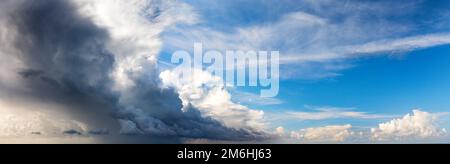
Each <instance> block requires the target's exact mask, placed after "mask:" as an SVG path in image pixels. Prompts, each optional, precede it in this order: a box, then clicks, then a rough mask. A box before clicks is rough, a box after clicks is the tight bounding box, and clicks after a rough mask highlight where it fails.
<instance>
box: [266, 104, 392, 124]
mask: <svg viewBox="0 0 450 164" xmlns="http://www.w3.org/2000/svg"><path fill="white" fill-rule="evenodd" d="M306 109H308V110H309V112H300V111H284V112H280V113H277V114H274V116H273V117H272V118H273V119H277V120H298V121H306V120H330V119H386V118H394V117H395V116H394V115H381V114H371V113H367V112H359V111H356V108H341V107H326V106H325V107H314V106H306Z"/></svg>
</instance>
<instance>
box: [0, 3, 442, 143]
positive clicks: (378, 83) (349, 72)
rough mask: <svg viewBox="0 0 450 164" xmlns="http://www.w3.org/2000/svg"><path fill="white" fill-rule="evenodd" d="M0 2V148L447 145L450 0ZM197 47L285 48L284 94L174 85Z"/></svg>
mask: <svg viewBox="0 0 450 164" xmlns="http://www.w3.org/2000/svg"><path fill="white" fill-rule="evenodd" d="M0 4H2V5H0V43H1V44H0V57H1V58H2V60H1V61H0V64H1V70H0V114H1V115H0V123H1V124H0V143H8V142H19V143H20V142H37V143H42V142H44V143H46V142H56V143H67V142H81V143H86V142H88V143H135V142H138V143H203V142H239V143H240V142H244V143H253V142H257V143H448V142H450V136H449V134H448V132H447V129H450V104H449V103H448V100H447V99H448V97H450V85H449V84H450V70H449V69H447V68H448V66H447V65H448V64H450V56H449V52H450V2H449V1H445V0H398V1H390V0H358V1H357V0H284V1H278V0H245V1H243V0H186V1H181V0H180V1H178V0H129V1H123V0H110V1H103V2H102V1H95V0H68V1H63V2H61V1H58V0H3V1H2V2H0ZM195 43H202V44H203V49H204V50H205V51H210V50H214V51H218V52H224V51H227V50H241V51H250V50H255V51H279V53H280V61H279V62H280V66H279V67H280V70H279V78H280V84H279V85H280V90H279V92H278V95H277V96H276V97H269V98H267V97H261V96H260V95H259V92H260V89H261V88H258V87H229V86H226V85H224V83H223V81H224V80H225V79H224V78H223V77H218V76H215V75H212V74H211V73H209V72H207V71H205V70H195V71H196V74H195V76H193V77H190V79H189V80H186V81H183V80H180V78H179V77H180V76H179V75H180V72H179V70H177V69H176V66H177V65H176V64H174V63H171V59H172V57H173V54H174V53H175V52H176V51H187V52H189V53H193V48H194V44H195ZM239 69H243V68H239ZM13 138H14V139H13ZM17 138H19V139H17Z"/></svg>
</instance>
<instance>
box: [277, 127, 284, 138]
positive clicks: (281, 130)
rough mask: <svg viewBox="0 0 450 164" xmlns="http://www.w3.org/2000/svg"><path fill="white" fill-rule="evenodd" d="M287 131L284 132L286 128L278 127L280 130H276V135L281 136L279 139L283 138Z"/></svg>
mask: <svg viewBox="0 0 450 164" xmlns="http://www.w3.org/2000/svg"><path fill="white" fill-rule="evenodd" d="M285 133H286V132H285V130H284V127H281V126H280V127H278V128H275V134H276V135H277V136H279V137H283V136H284V135H285Z"/></svg>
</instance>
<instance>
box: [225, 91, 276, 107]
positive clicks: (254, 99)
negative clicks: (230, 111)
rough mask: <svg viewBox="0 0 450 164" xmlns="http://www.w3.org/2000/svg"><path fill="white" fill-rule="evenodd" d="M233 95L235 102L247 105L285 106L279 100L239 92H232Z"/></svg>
mask: <svg viewBox="0 0 450 164" xmlns="http://www.w3.org/2000/svg"><path fill="white" fill-rule="evenodd" d="M230 94H231V95H232V97H231V99H232V100H233V101H234V102H238V103H241V104H247V105H279V104H283V101H282V100H280V99H277V98H267V97H261V96H260V95H258V94H254V93H249V92H242V91H237V90H232V89H231V90H230Z"/></svg>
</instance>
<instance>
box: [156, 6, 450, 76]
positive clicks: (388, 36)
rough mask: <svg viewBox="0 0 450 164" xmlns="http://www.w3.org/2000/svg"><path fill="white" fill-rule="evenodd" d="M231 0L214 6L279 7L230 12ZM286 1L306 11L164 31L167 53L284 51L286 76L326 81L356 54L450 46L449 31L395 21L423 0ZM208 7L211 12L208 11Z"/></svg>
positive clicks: (286, 10) (285, 11)
mask: <svg viewBox="0 0 450 164" xmlns="http://www.w3.org/2000/svg"><path fill="white" fill-rule="evenodd" d="M228 3H231V2H214V3H213V4H212V5H209V6H211V7H213V8H215V9H216V10H218V11H221V12H225V13H223V15H236V14H244V15H242V16H243V17H245V16H247V15H245V14H252V13H253V12H256V13H258V11H259V10H258V9H260V10H263V9H264V8H265V7H267V6H273V5H276V4H273V3H272V2H255V3H256V5H255V8H257V9H252V10H250V11H247V12H239V9H234V10H233V11H231V10H230V11H229V12H233V13H227V12H226V10H222V7H224V6H228V5H230V4H228ZM236 3H239V2H236ZM285 3H286V4H290V3H293V4H292V6H300V7H299V8H301V10H299V9H297V10H295V9H291V8H290V7H289V6H282V7H279V8H275V9H273V11H271V13H275V15H276V16H267V15H264V14H261V15H260V17H262V18H260V17H257V18H258V20H264V21H259V22H258V21H257V22H253V23H250V24H245V23H244V25H235V26H230V27H227V28H226V29H225V30H224V29H220V28H219V29H218V28H216V26H215V24H221V22H214V21H213V20H211V22H209V24H206V25H205V24H204V23H203V24H197V25H192V26H187V27H186V26H183V27H182V28H179V29H177V28H175V29H173V30H170V31H169V32H167V33H165V34H164V35H163V38H164V40H165V41H166V42H167V43H168V44H167V45H166V46H165V47H167V49H168V50H166V51H168V52H171V51H172V50H179V49H183V50H191V49H192V48H191V47H192V45H193V43H194V42H203V43H204V47H205V49H208V50H220V51H225V50H276V51H280V53H281V56H280V64H282V66H281V69H282V70H281V71H280V72H281V75H280V76H281V77H282V78H287V79H291V78H300V79H321V78H328V77H336V76H339V75H340V74H339V72H340V71H342V70H344V69H348V68H351V67H352V66H353V65H352V63H351V62H350V61H351V60H352V59H355V58H360V57H366V56H376V55H392V54H397V53H399V52H409V51H414V50H418V49H424V48H429V47H434V46H440V45H447V44H450V40H449V39H448V38H449V34H448V33H445V32H439V31H437V32H432V31H431V32H428V33H417V32H414V31H415V30H417V28H420V27H417V24H420V23H417V22H402V23H399V21H396V20H393V19H391V18H392V17H400V18H402V17H406V16H407V15H408V14H412V13H416V12H418V11H420V10H421V9H420V2H418V1H411V2H407V3H402V4H401V5H399V4H397V3H398V2H392V1H379V2H356V1H347V2H346V3H340V2H336V1H318V2H312V1H305V2H302V3H301V5H299V2H292V1H288V2H285ZM294 4H296V5H294ZM243 5H245V4H243ZM200 8H201V7H200ZM201 9H202V8H201ZM235 10H238V11H235ZM243 10H245V9H243ZM278 10H283V11H278ZM207 11H208V12H211V11H210V10H209V9H208V10H207ZM398 11H402V12H398ZM205 14H211V15H214V13H205ZM224 19H226V18H224ZM370 20H376V21H370ZM287 38H288V39H287ZM293 67H295V68H296V69H292V68H293Z"/></svg>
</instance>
